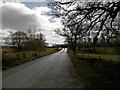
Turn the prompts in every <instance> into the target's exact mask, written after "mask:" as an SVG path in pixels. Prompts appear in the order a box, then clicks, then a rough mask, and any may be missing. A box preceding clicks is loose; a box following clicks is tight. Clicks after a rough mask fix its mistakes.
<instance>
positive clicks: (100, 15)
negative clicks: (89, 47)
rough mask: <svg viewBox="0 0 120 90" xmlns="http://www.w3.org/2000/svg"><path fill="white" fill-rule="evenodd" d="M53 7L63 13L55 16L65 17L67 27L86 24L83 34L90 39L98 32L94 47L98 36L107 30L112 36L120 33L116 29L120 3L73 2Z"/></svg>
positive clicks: (55, 4)
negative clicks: (93, 33)
mask: <svg viewBox="0 0 120 90" xmlns="http://www.w3.org/2000/svg"><path fill="white" fill-rule="evenodd" d="M51 5H53V6H54V8H56V9H58V10H59V11H61V13H55V14H54V15H57V16H61V17H63V20H64V19H65V18H67V20H66V23H65V24H64V25H65V27H66V26H67V27H68V26H69V27H70V26H75V25H79V26H80V25H81V24H86V29H84V32H83V33H84V35H88V36H87V37H88V38H89V35H90V32H91V31H93V30H94V31H96V33H95V35H94V39H93V43H94V45H95V44H96V43H97V41H98V39H99V38H98V36H99V35H100V34H101V32H103V31H104V30H106V33H111V32H112V33H113V35H112V36H114V34H115V33H117V32H120V31H119V30H117V29H116V28H115V27H114V23H115V19H116V18H117V16H118V13H119V11H120V1H116V2H83V1H80V0H76V1H72V0H71V1H69V2H52V3H51ZM64 5H65V6H64ZM71 7H74V8H71ZM73 21H75V22H73ZM66 24H67V25H66ZM83 33H82V34H83ZM79 34H81V33H79ZM108 39H109V38H108Z"/></svg>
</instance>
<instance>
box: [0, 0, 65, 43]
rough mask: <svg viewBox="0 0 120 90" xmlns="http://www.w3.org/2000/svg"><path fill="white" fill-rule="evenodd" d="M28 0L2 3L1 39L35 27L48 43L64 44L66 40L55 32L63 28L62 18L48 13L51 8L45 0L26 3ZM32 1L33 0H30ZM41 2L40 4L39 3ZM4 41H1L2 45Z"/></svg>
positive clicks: (5, 0)
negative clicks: (12, 33) (11, 33)
mask: <svg viewBox="0 0 120 90" xmlns="http://www.w3.org/2000/svg"><path fill="white" fill-rule="evenodd" d="M26 1H27V0H24V1H23V0H4V2H5V3H4V4H3V3H1V5H0V10H1V9H2V12H1V13H2V14H0V17H1V15H2V18H0V19H2V20H0V21H2V23H0V26H2V27H0V37H3V38H4V37H7V35H9V33H10V32H15V31H19V30H22V31H25V32H27V30H28V28H29V26H31V27H35V28H36V31H37V30H38V29H41V32H42V33H43V34H44V35H45V37H46V42H47V43H49V44H50V45H52V44H63V43H64V38H63V37H61V36H59V35H57V34H56V33H55V32H54V30H55V29H57V28H61V27H63V26H62V24H61V21H60V18H53V17H52V16H49V15H48V14H47V13H48V12H50V11H51V8H49V7H48V6H47V2H46V1H45V0H37V2H26ZM30 1H32V0H30ZM38 1H39V2H38ZM1 43H2V39H1V40H0V44H1Z"/></svg>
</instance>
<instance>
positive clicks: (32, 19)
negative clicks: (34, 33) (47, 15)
mask: <svg viewBox="0 0 120 90" xmlns="http://www.w3.org/2000/svg"><path fill="white" fill-rule="evenodd" d="M33 25H36V27H40V23H39V21H38V20H37V17H36V16H35V15H30V14H26V13H25V12H23V11H22V10H21V9H20V8H15V7H10V6H4V7H3V8H2V28H4V29H8V28H9V29H14V30H26V29H28V27H29V26H33Z"/></svg>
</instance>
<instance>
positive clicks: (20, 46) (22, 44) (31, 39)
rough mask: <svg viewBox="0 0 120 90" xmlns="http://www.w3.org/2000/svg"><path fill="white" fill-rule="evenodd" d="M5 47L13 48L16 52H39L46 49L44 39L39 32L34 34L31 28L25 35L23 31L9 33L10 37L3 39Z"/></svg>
mask: <svg viewBox="0 0 120 90" xmlns="http://www.w3.org/2000/svg"><path fill="white" fill-rule="evenodd" d="M5 45H7V46H9V47H11V48H14V49H15V50H16V51H21V50H32V51H40V50H44V49H45V47H46V43H45V37H44V35H43V34H42V33H41V31H40V30H39V31H38V32H35V31H33V30H32V29H31V28H29V29H28V32H27V33H25V32H23V31H17V32H15V33H12V32H11V33H10V35H9V36H8V37H7V38H5Z"/></svg>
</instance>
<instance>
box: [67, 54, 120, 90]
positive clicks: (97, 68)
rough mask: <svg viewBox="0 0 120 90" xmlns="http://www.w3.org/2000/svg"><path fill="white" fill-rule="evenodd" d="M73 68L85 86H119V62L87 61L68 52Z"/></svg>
mask: <svg viewBox="0 0 120 90" xmlns="http://www.w3.org/2000/svg"><path fill="white" fill-rule="evenodd" d="M68 55H69V57H70V58H71V61H72V63H73V66H74V68H75V70H76V71H77V73H78V75H79V76H80V77H81V83H82V84H83V86H84V87H85V88H120V86H119V83H120V77H119V76H120V70H119V68H120V63H119V62H115V63H114V62H110V61H102V60H101V61H99V60H94V61H92V62H91V61H89V60H85V59H82V58H81V57H80V56H79V55H77V56H74V55H73V54H72V53H70V52H68Z"/></svg>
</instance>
